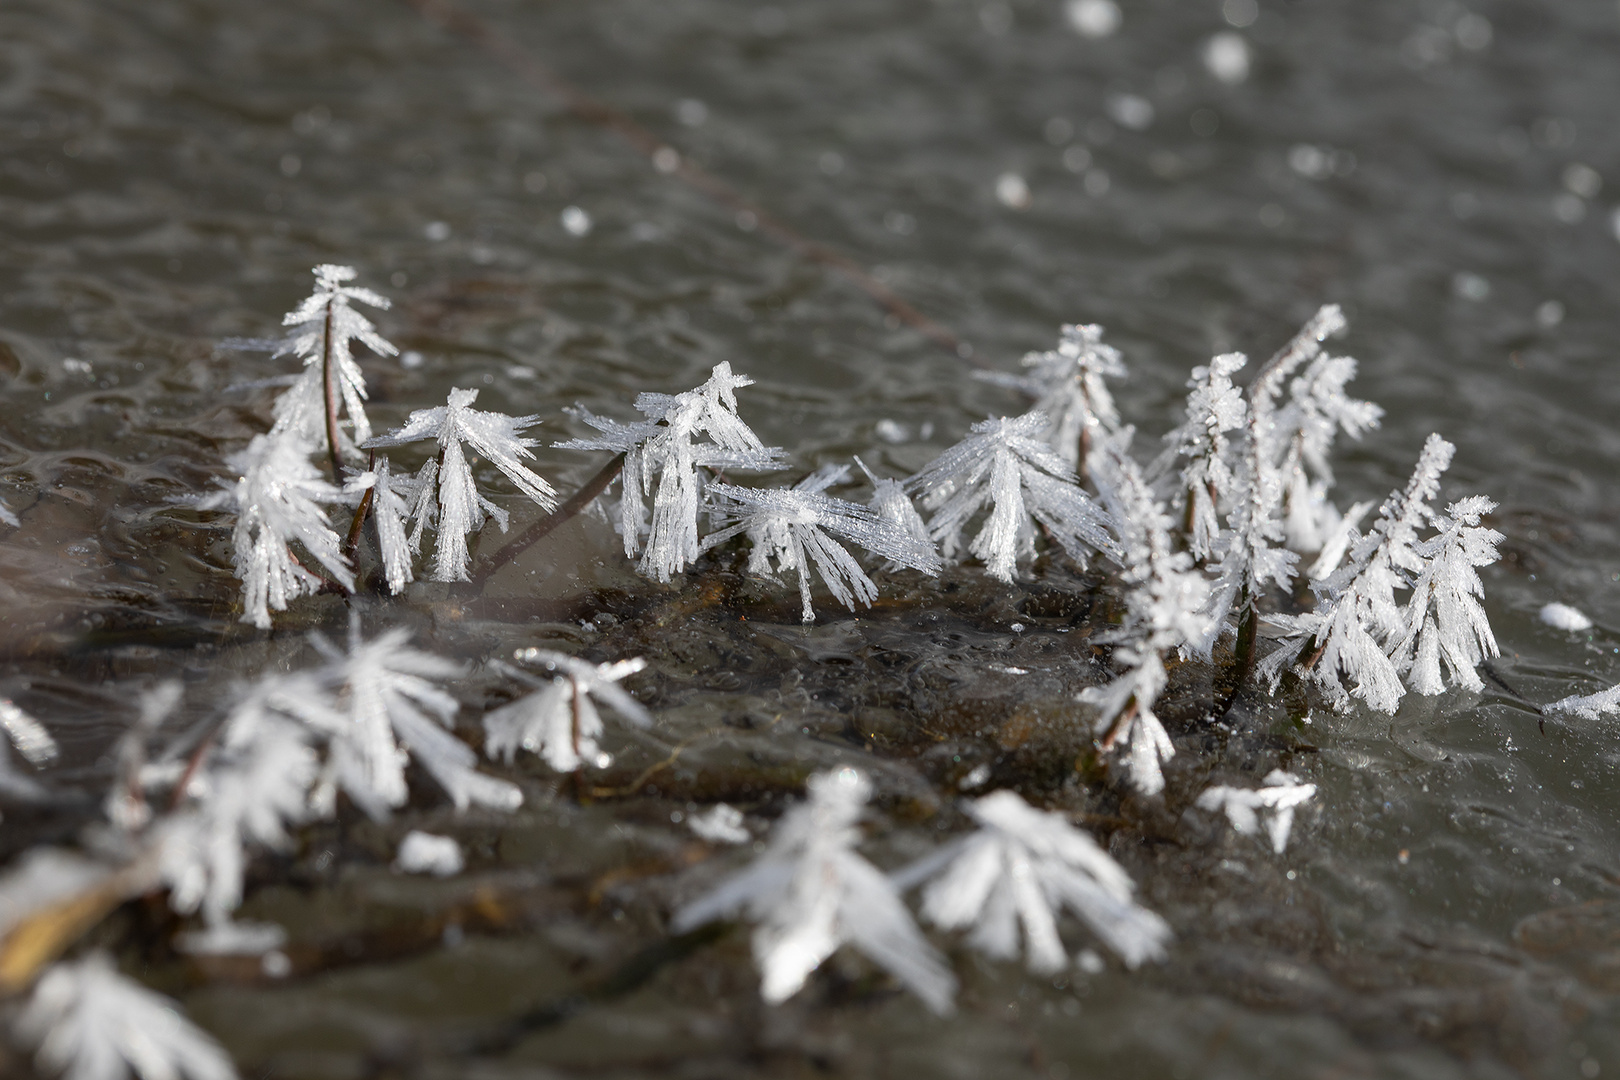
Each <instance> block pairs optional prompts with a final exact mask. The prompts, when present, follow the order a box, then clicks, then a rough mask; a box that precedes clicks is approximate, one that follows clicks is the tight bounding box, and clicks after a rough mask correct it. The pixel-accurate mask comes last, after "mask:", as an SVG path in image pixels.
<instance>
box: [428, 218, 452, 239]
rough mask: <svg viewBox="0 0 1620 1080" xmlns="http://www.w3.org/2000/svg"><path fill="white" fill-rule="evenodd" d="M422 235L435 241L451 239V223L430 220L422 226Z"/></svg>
mask: <svg viewBox="0 0 1620 1080" xmlns="http://www.w3.org/2000/svg"><path fill="white" fill-rule="evenodd" d="M422 235H423V236H425V237H427V238H428V239H429V240H432V241H434V242H435V243H437V242H439V241H441V240H448V239H450V224H449V222H445V221H430V222H428V223H427V224H426V225H424V226H422Z"/></svg>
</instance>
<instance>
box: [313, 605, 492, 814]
mask: <svg viewBox="0 0 1620 1080" xmlns="http://www.w3.org/2000/svg"><path fill="white" fill-rule="evenodd" d="M410 636H411V635H410V631H408V630H404V629H394V630H389V631H386V632H385V633H383V634H382V636H380V637H377V638H373V639H372V640H371V641H365V640H363V639H362V638H361V637H360V624H359V620H358V617H356V618H353V619H351V620H350V623H349V649H348V652H347V653H343V652H340V651H338V650H337V649H336V648H335V647H334V646H332V645H331V644H330V643H329V642H327V641H326V640H325V639H323V638H320V637H318V636H317V637H315V638H313V639H312V640H314V642H315V644H316V647H317V648H318V649H319V650H320V651H321V652H322V653H323V654H324V655H325V656H326V658H327V660H328V666H327V667H326V669H325V670H324V672H323V676H324V678H325V680H326V681H327V682H328V684H329V685H331V686H332V687H333V688H334V689H335V690H336V692H337V699H336V701H335V703H334V707H333V708H332V709H331V710H330V711H329V712H327V713H326V714H325V715H324V716H318V717H317V718H316V722H317V723H318V724H320V726H321V727H322V729H323V734H325V735H326V736H327V737H328V738H329V739H330V740H331V742H330V746H329V748H328V750H327V760H326V766H325V772H324V775H323V777H322V779H321V782H320V785H319V786H318V787H317V790H316V793H315V795H314V796H313V799H312V801H313V802H314V805H315V806H316V807H317V808H319V809H320V810H321V811H322V812H323V813H328V814H329V813H330V807H331V805H332V799H333V796H334V795H335V788H336V787H341V788H342V789H343V790H344V791H345V792H347V793H348V795H349V797H350V798H352V799H353V800H354V801H355V803H356V804H357V805H359V806H360V807H361V808H362V809H364V810H365V811H366V812H367V813H370V814H371V815H372V816H374V817H382V816H384V815H385V814H386V813H387V812H388V810H389V809H390V808H392V807H397V806H403V805H404V803H405V799H406V796H407V795H408V791H407V789H406V786H405V762H406V760H407V758H415V759H416V761H417V763H418V764H420V765H421V766H422V768H423V769H425V770H426V771H427V773H428V774H429V775H430V776H432V777H433V779H435V780H437V781H438V782H439V784H440V786H442V787H443V788H444V790H445V792H446V793H447V794H449V796H450V798H451V800H452V801H453V802H454V803H455V804H456V808H457V809H465V808H466V807H467V806H468V805H469V804H472V803H477V804H479V805H480V806H489V807H493V808H495V809H499V810H511V809H515V808H516V807H517V806H519V805H521V804H522V802H523V793H522V792H521V791H519V790H518V788H517V786H516V785H514V784H512V783H510V782H508V781H506V780H498V779H496V778H495V777H493V776H485V775H484V774H482V773H480V772H478V771H477V770H476V769H474V768H473V766H474V765H475V764H476V763H477V760H478V755H477V754H475V753H474V752H473V750H472V748H471V747H469V746H468V745H467V744H466V743H464V742H462V741H461V740H460V739H458V738H456V737H455V736H454V735H452V734H451V733H450V732H449V731H447V730H445V729H446V728H449V727H451V726H452V725H453V723H454V720H453V718H454V717H455V714H456V711H457V709H458V708H459V706H458V704H457V702H456V699H455V698H453V697H451V696H450V694H448V693H447V692H445V691H444V690H443V689H442V688H440V687H439V686H438V685H437V681H439V680H444V679H453V678H456V677H458V676H460V675H461V674H462V673H463V672H462V667H461V665H460V664H457V663H455V662H454V661H451V660H446V659H444V658H443V657H439V656H434V655H433V654H432V653H426V652H422V651H421V650H419V649H413V648H411V647H410V646H408V645H407V644H406V642H407V641H409V640H410ZM402 744H403V745H402ZM407 747H408V748H409V749H408V750H407V749H406V748H407Z"/></svg>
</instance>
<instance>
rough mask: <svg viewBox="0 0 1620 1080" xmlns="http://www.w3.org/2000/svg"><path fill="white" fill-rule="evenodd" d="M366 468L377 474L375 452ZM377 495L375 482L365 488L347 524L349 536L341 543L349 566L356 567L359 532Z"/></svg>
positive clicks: (369, 458)
mask: <svg viewBox="0 0 1620 1080" xmlns="http://www.w3.org/2000/svg"><path fill="white" fill-rule="evenodd" d="M366 468H367V469H368V470H369V471H370V472H371V474H372V475H373V476H375V475H376V472H377V451H375V450H373V451H372V452H371V456H370V457H368V458H367V459H366ZM376 493H377V485H376V483H375V481H374V482H373V483H372V485H371V486H370V487H368V488H366V493H365V494H364V495H362V496H361V497H360V505H359V506H357V507H355V508H354V520H353V521H351V522H349V535H348V536H347V537H345V538H344V541H343V556H344V558H346V559H348V560H349V565H350V566H355V568H356V569H357V570H358V569H359V568H358V566H356V563H355V559H356V557H357V556H358V555H359V554H360V531H361V530H362V529H364V528H365V525H366V515H367V514H369V513H370V512H371V499H372V496H373V495H375V494H376Z"/></svg>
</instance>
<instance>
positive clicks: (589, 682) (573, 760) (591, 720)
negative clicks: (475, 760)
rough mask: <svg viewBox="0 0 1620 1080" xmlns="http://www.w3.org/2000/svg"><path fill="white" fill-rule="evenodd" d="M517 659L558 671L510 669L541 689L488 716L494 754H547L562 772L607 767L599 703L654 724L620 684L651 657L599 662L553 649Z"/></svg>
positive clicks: (521, 653)
mask: <svg viewBox="0 0 1620 1080" xmlns="http://www.w3.org/2000/svg"><path fill="white" fill-rule="evenodd" d="M516 659H518V660H522V661H525V662H527V663H536V664H544V665H545V666H546V667H547V668H548V669H549V670H551V671H554V672H556V673H557V674H556V676H555V677H554V678H552V679H549V680H546V681H543V682H542V681H541V680H539V679H536V678H534V677H533V676H531V675H529V674H528V673H527V672H524V671H521V670H519V669H516V668H511V667H505V670H506V671H508V672H509V673H511V674H512V675H514V676H515V677H516V678H518V679H520V680H522V681H523V682H526V683H528V684H529V685H531V686H533V687H536V690H535V692H534V693H532V694H529V695H527V696H525V697H522V698H519V699H518V700H516V701H514V702H512V703H511V704H508V705H503V706H501V707H500V708H499V709H496V710H494V711H493V712H490V713H486V714H485V716H484V732H485V736H486V737H485V740H484V753H485V754H487V755H489V757H491V758H494V757H497V756H501V757H504V758H505V759H506V760H507V761H508V762H510V761H511V760H512V759H513V758H514V757H515V756H516V754H517V751H518V749H519V748H520V747H521V748H522V749H524V750H527V751H529V752H530V753H534V754H539V755H540V756H541V757H543V758H545V759H546V763H547V764H548V765H550V766H551V767H552V768H553V769H556V770H557V771H558V772H573V771H574V770H575V769H578V768H580V767H581V766H583V765H595V766H597V767H599V768H600V767H605V766H606V765H607V764H608V763H609V762H611V761H612V758H610V757H608V756H607V755H606V754H604V753H603V751H602V749H601V747H600V746H598V745H597V741H596V740H597V737H598V736H600V735H601V734H602V731H603V726H602V715H601V713H599V712H598V711H597V708H596V702H597V701H600V702H601V703H602V704H603V705H606V706H607V707H608V708H610V709H612V710H613V711H614V712H616V713H618V714H619V715H620V716H622V717H624V718H625V719H626V720H629V721H630V722H631V723H633V724H635V725H637V726H638V727H648V726H650V725H651V724H652V716H651V715H650V714H649V713H648V712H647V710H646V708H645V707H644V706H643V705H642V704H641V702H639V701H637V700H636V699H635V698H633V697H631V696H630V694H629V693H628V692H627V691H626V690H625V689H624V687H622V686H620V685H619V683H620V682H622V681H623V680H624V679H626V678H628V677H629V676H631V675H634V674H635V673H636V672H638V671H641V670H643V669H644V668H646V666H647V661H645V660H643V659H641V658H640V657H636V658H634V659H630V660H620V661H617V662H615V663H611V664H593V663H591V662H590V661H588V660H580V659H578V658H576V657H572V656H567V655H565V654H563V653H559V652H552V651H551V650H549V649H519V650H518V652H517V654H516ZM503 667H504V665H503Z"/></svg>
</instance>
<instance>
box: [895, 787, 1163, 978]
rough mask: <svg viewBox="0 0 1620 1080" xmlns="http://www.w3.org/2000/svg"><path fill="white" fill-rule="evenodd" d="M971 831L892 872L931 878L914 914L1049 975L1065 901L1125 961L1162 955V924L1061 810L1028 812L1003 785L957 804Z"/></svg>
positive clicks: (901, 878)
mask: <svg viewBox="0 0 1620 1080" xmlns="http://www.w3.org/2000/svg"><path fill="white" fill-rule="evenodd" d="M964 809H965V810H966V811H967V813H968V815H969V816H970V817H972V818H973V820H974V821H975V822H977V823H978V825H979V831H978V832H975V833H973V834H972V835H971V836H968V837H965V838H963V839H962V840H959V841H957V842H955V843H953V844H948V845H946V846H945V847H944V848H942V849H940V850H939V851H937V852H935V853H934V854H933V855H931V856H928V857H926V858H924V859H922V860H919V861H918V862H917V863H915V864H913V865H912V866H910V867H907V868H906V869H904V870H902V871H900V872H899V873H898V874H896V875H895V878H896V881H897V882H898V883H899V884H900V885H901V887H902V888H909V887H911V885H913V884H915V883H917V882H919V881H922V880H924V879H927V878H933V880H932V881H931V882H930V883H929V885H928V886H927V888H925V889H924V890H923V906H922V913H923V917H924V918H926V919H927V920H928V921H930V922H932V923H933V924H934V925H935V926H938V927H940V928H941V929H945V930H957V929H961V928H962V927H965V926H972V927H973V932H972V933H971V934H970V935H969V936H968V944H970V945H972V946H973V947H974V948H976V949H978V950H980V951H981V952H983V953H985V954H986V955H988V956H990V957H993V958H994V959H997V960H1011V959H1014V958H1015V957H1017V955H1018V938H1019V934H1018V929H1019V926H1020V925H1022V927H1023V931H1024V933H1023V937H1024V941H1025V942H1026V951H1027V954H1028V956H1027V963H1028V965H1029V969H1030V970H1031V971H1035V972H1041V973H1046V974H1050V973H1053V972H1057V971H1061V970H1063V968H1065V967H1067V966H1068V963H1069V956H1068V953H1067V952H1066V951H1065V950H1064V948H1063V942H1062V940H1061V939H1060V938H1059V937H1058V929H1057V916H1058V914H1059V913H1060V912H1061V911H1062V910H1063V909H1064V908H1068V909H1069V910H1070V911H1072V912H1073V913H1074V914H1075V915H1077V916H1079V917H1080V919H1081V920H1082V921H1084V922H1085V924H1086V925H1087V926H1089V927H1090V928H1091V930H1092V932H1093V933H1095V934H1096V935H1097V937H1098V938H1100V939H1101V940H1102V941H1103V942H1104V943H1105V944H1107V946H1108V947H1109V948H1110V949H1111V950H1113V951H1114V952H1115V953H1116V954H1117V955H1118V956H1119V957H1120V959H1122V960H1124V961H1125V963H1126V965H1127V966H1128V967H1133V968H1134V967H1136V966H1137V965H1138V964H1140V963H1142V962H1143V961H1144V960H1160V959H1163V957H1164V951H1165V943H1166V942H1167V941H1168V940H1169V939H1170V927H1169V926H1168V925H1167V924H1166V923H1165V921H1164V920H1163V919H1161V918H1159V916H1157V915H1155V914H1154V913H1153V912H1151V911H1149V910H1147V909H1146V908H1144V907H1141V906H1140V905H1138V904H1137V903H1136V902H1135V900H1134V899H1133V898H1132V893H1133V892H1135V886H1134V885H1133V884H1132V882H1131V879H1130V877H1129V876H1128V875H1127V874H1126V873H1125V871H1124V870H1123V869H1121V868H1120V865H1119V864H1118V863H1116V862H1115V861H1114V860H1113V859H1112V858H1110V857H1109V855H1108V853H1107V852H1105V851H1103V849H1102V848H1100V847H1098V846H1097V844H1096V842H1095V841H1094V840H1092V839H1091V837H1089V836H1087V835H1086V834H1085V833H1083V832H1081V831H1080V830H1078V829H1076V828H1075V827H1074V826H1073V825H1071V824H1069V822H1068V821H1067V820H1066V819H1065V818H1064V817H1063V815H1062V814H1058V813H1053V812H1050V811H1044V810H1036V809H1035V808H1034V807H1032V806H1030V805H1029V804H1028V803H1026V802H1025V801H1024V800H1023V799H1022V798H1020V797H1019V796H1018V795H1017V794H1015V793H1014V792H1011V791H997V792H993V793H991V794H989V795H986V796H984V797H983V798H981V799H977V800H974V801H973V802H970V803H966V804H964Z"/></svg>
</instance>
